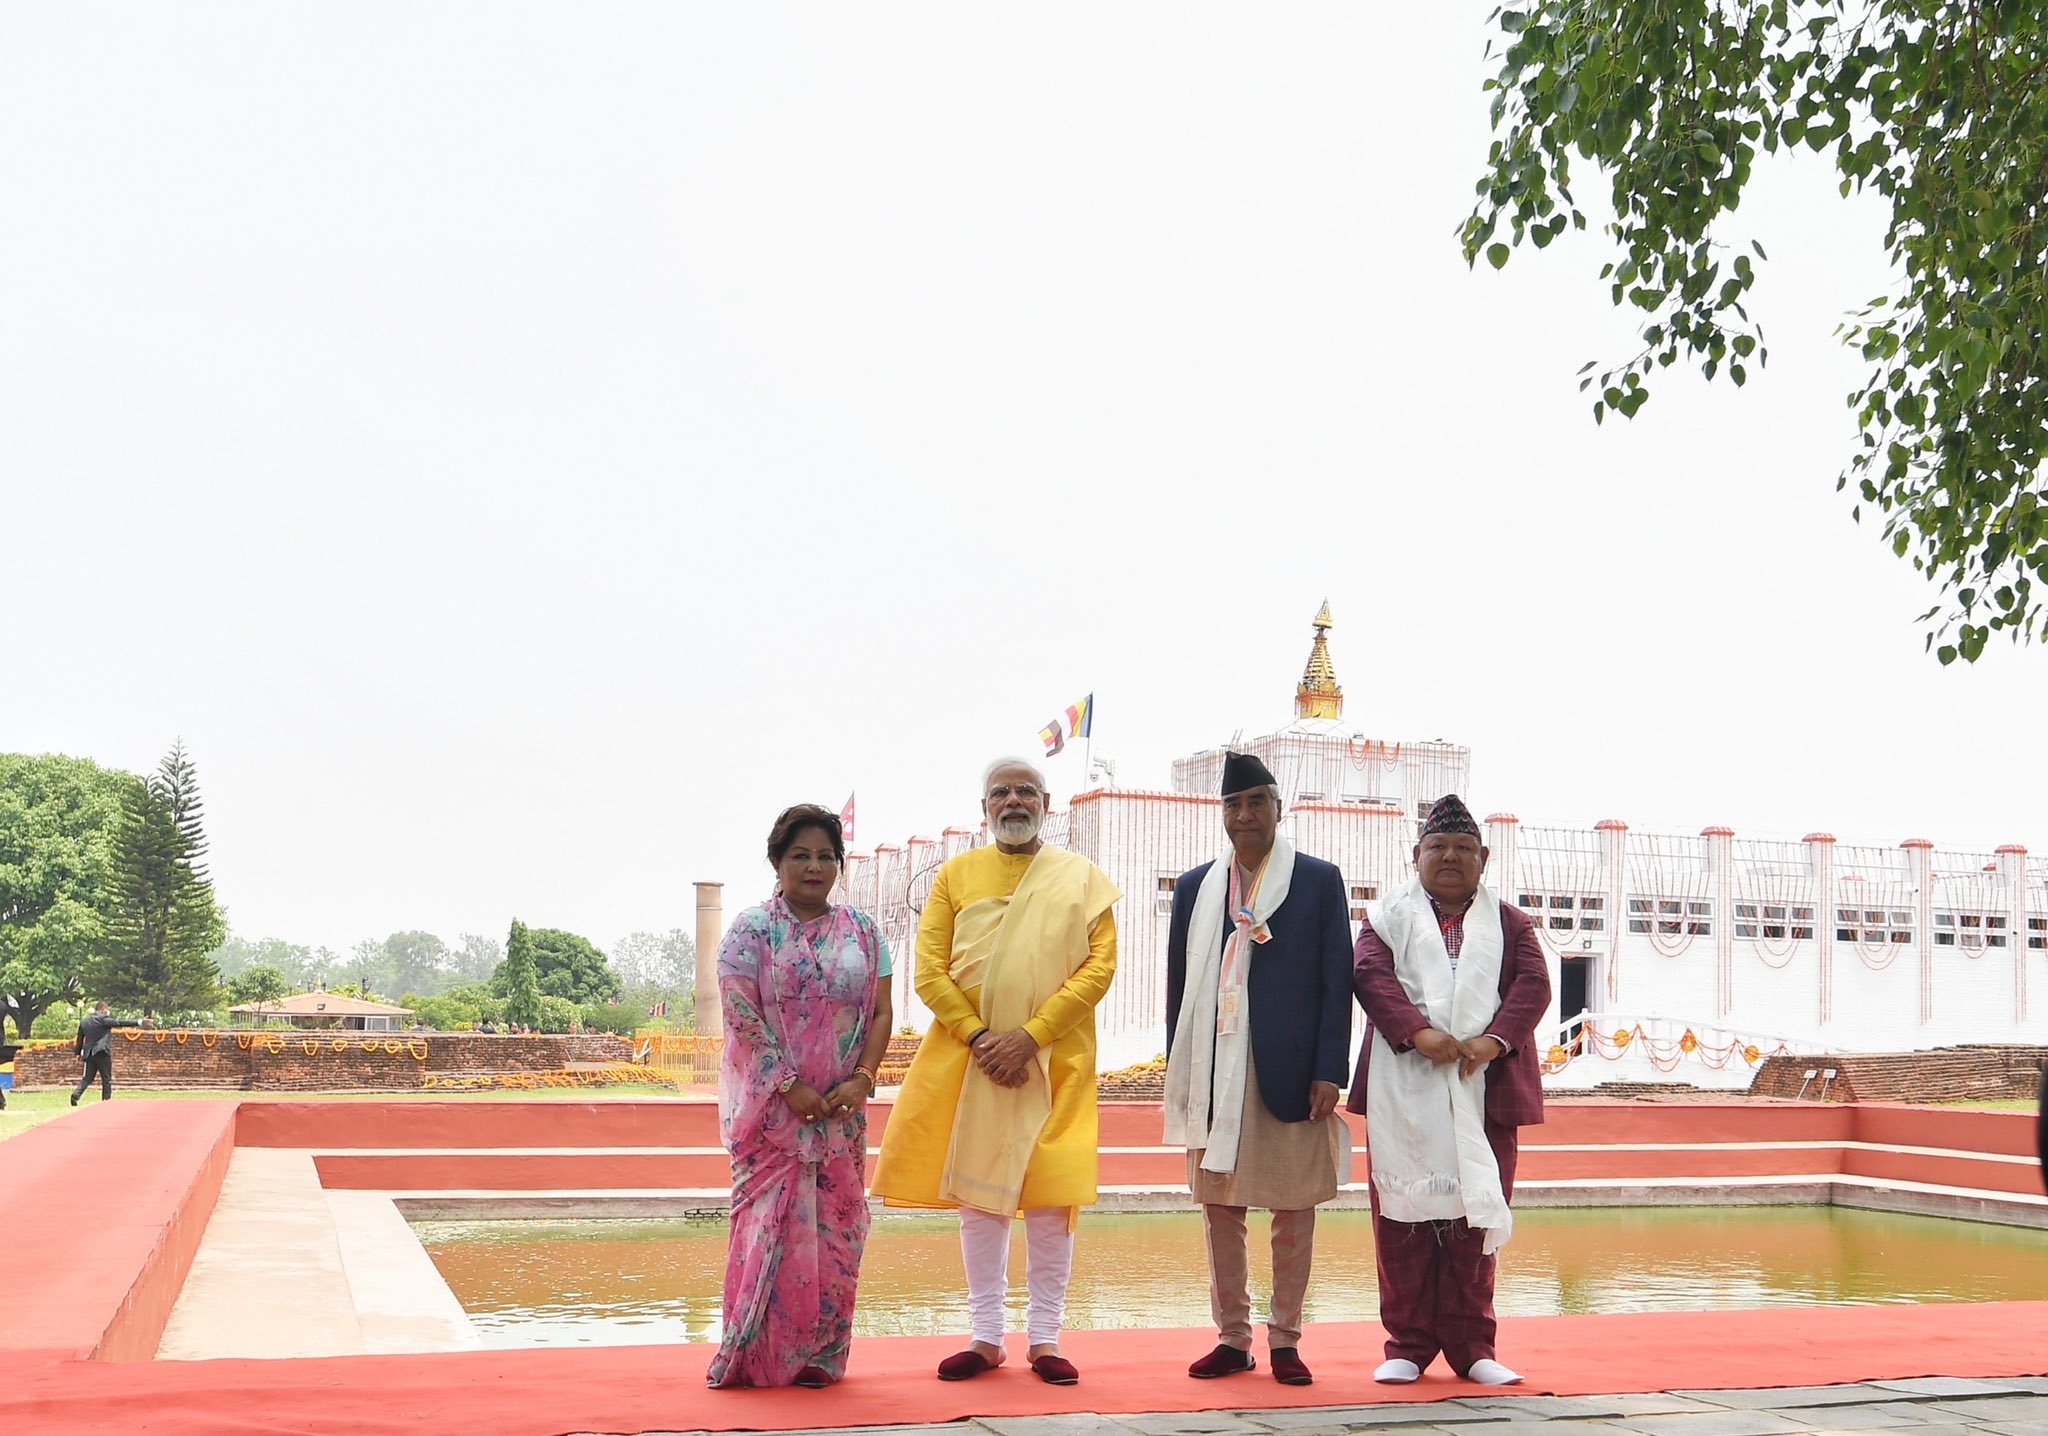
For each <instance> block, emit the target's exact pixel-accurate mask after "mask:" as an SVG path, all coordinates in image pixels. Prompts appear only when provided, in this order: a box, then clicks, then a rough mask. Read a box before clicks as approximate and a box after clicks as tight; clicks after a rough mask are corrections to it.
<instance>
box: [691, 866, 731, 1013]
mask: <svg viewBox="0 0 2048 1436" xmlns="http://www.w3.org/2000/svg"><path fill="white" fill-rule="evenodd" d="M724 938H725V884H724V883H698V884H697V1035H698V1036H699V1037H723V1036H725V1012H724V1010H723V1009H722V1008H721V1007H720V1006H719V1004H718V945H719V943H720V942H722V941H723V940H724Z"/></svg>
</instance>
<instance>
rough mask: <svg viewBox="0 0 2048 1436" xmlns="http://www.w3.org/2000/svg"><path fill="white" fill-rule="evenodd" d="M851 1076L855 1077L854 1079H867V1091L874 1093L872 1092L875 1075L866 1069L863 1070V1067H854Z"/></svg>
mask: <svg viewBox="0 0 2048 1436" xmlns="http://www.w3.org/2000/svg"><path fill="white" fill-rule="evenodd" d="M853 1075H854V1076H856V1077H865V1078H867V1079H868V1091H870V1092H872V1091H874V1090H875V1074H874V1073H873V1072H871V1071H869V1070H868V1069H867V1068H865V1067H856V1068H854V1069H853Z"/></svg>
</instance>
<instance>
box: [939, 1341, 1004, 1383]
mask: <svg viewBox="0 0 2048 1436" xmlns="http://www.w3.org/2000/svg"><path fill="white" fill-rule="evenodd" d="M995 1369H996V1364H995V1363H994V1362H993V1361H990V1360H989V1359H988V1358H987V1357H986V1356H983V1355H982V1354H981V1353H980V1352H978V1351H975V1350H973V1349H972V1348H970V1349H968V1350H966V1351H956V1352H954V1353H953V1354H952V1355H951V1356H949V1357H947V1358H946V1359H945V1360H944V1361H941V1362H940V1363H939V1380H941V1381H965V1380H967V1379H968V1378H969V1377H972V1376H979V1375H981V1373H982V1372H984V1371H994V1370H995Z"/></svg>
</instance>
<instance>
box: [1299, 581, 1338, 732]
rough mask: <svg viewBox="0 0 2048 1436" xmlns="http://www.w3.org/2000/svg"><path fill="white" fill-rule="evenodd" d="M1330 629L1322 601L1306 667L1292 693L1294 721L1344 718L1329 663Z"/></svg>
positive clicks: (1334, 672)
mask: <svg viewBox="0 0 2048 1436" xmlns="http://www.w3.org/2000/svg"><path fill="white" fill-rule="evenodd" d="M1331 627H1332V624H1331V621H1330V601H1329V600H1328V599H1327V598H1326V599H1324V600H1323V607H1322V611H1321V612H1320V613H1318V614H1317V615H1316V618H1315V630H1316V641H1315V646H1314V647H1313V648H1311V649H1309V651H1308V667H1307V668H1306V669H1305V670H1303V672H1302V675H1301V686H1300V687H1299V688H1297V689H1295V690H1294V716H1295V717H1297V718H1341V717H1343V716H1344V690H1343V689H1342V688H1339V687H1338V686H1337V670H1336V668H1335V667H1334V666H1333V665H1332V664H1331V662H1330V639H1329V633H1330V628H1331Z"/></svg>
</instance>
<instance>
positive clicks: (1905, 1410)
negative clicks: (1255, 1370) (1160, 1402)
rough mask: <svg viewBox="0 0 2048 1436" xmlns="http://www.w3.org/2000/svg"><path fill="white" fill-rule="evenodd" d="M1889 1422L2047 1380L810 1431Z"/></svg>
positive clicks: (1519, 1428)
mask: <svg viewBox="0 0 2048 1436" xmlns="http://www.w3.org/2000/svg"><path fill="white" fill-rule="evenodd" d="M828 1399H829V1398H828ZM1890 1428H1897V1429H1898V1432H1899V1436H1963V1433H1966V1432H1970V1433H1991V1436H2048V1378H2043V1377H2019V1378H2015V1379H2012V1380H2006V1381H1965V1380H1962V1379H1960V1378H1958V1377H1951V1376H1930V1377H1923V1378H1920V1379H1918V1380H1914V1381H1875V1382H1868V1383H1864V1384H1862V1385H1856V1386H1803V1387H1800V1386H1795V1387H1779V1388H1776V1389H1773V1390H1763V1391H1671V1392H1664V1393H1662V1394H1653V1395H1644V1396H1470V1397H1462V1398H1459V1399H1457V1400H1452V1401H1436V1402H1413V1401H1406V1402H1393V1403H1389V1404H1385V1405H1377V1406H1309V1407H1293V1408H1290V1409H1287V1410H1276V1411H1186V1412H1172V1413H1166V1414H1163V1415H1157V1416H1114V1417H1112V1416H1071V1415H1069V1416H1005V1417H988V1418H986V1419H982V1420H976V1421H955V1422H949V1423H945V1424H941V1425H933V1426H862V1427H851V1428H839V1427H820V1428H817V1430H815V1431H814V1432H813V1433H811V1436H1350V1433H1353V1432H1359V1433H1366V1432H1370V1433H1374V1436H1593V1433H1606V1436H1796V1433H1802V1432H1850V1431H1856V1432H1861V1431H1877V1430H1881V1429H1890ZM649 1436H670V1433H649ZM676 1436H700V1433H676Z"/></svg>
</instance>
